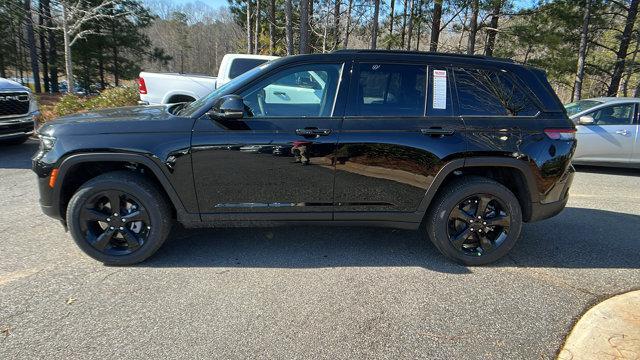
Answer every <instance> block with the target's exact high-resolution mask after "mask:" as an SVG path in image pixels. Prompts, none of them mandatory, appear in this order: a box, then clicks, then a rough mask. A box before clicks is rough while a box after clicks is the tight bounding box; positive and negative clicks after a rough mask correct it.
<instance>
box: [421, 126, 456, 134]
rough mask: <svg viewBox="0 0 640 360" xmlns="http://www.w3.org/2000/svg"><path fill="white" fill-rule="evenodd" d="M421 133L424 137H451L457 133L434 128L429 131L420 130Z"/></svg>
mask: <svg viewBox="0 0 640 360" xmlns="http://www.w3.org/2000/svg"><path fill="white" fill-rule="evenodd" d="M420 132H421V133H422V135H431V136H451V135H453V134H454V133H455V130H451V129H443V128H440V127H432V128H428V129H420Z"/></svg>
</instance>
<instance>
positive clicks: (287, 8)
mask: <svg viewBox="0 0 640 360" xmlns="http://www.w3.org/2000/svg"><path fill="white" fill-rule="evenodd" d="M291 8H292V5H291V0H285V3H284V16H285V20H284V21H285V24H284V27H285V37H286V38H287V55H293V25H292V16H293V14H292V9H291Z"/></svg>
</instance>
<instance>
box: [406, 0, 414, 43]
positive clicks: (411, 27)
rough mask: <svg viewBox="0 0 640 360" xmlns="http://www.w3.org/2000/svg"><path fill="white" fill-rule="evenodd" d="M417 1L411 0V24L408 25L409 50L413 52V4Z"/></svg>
mask: <svg viewBox="0 0 640 360" xmlns="http://www.w3.org/2000/svg"><path fill="white" fill-rule="evenodd" d="M414 2H415V0H409V22H408V24H407V50H411V33H412V32H413V3H414Z"/></svg>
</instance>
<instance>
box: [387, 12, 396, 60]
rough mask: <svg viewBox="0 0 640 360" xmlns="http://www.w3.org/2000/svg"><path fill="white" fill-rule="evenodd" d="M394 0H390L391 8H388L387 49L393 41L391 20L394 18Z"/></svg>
mask: <svg viewBox="0 0 640 360" xmlns="http://www.w3.org/2000/svg"><path fill="white" fill-rule="evenodd" d="M395 5H396V0H391V9H389V41H388V42H387V50H390V49H391V45H392V43H393V22H394V20H395V13H394V12H395Z"/></svg>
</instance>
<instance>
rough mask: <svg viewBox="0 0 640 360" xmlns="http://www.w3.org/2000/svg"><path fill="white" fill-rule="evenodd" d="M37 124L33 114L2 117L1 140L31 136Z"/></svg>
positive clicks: (0, 124)
mask: <svg viewBox="0 0 640 360" xmlns="http://www.w3.org/2000/svg"><path fill="white" fill-rule="evenodd" d="M35 125H36V123H35V120H34V118H33V116H32V115H25V116H22V117H13V118H0V140H10V139H16V138H20V137H24V136H31V135H33V133H34V130H35Z"/></svg>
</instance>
